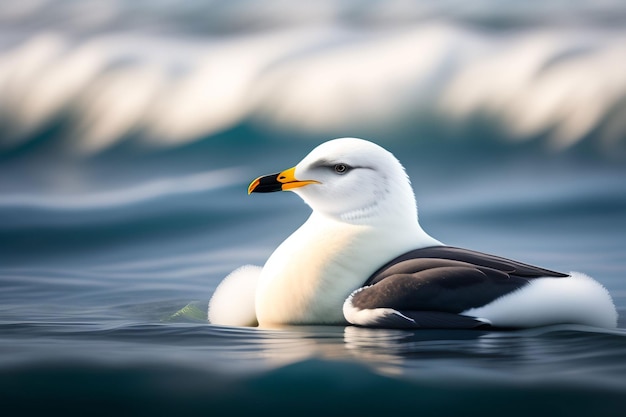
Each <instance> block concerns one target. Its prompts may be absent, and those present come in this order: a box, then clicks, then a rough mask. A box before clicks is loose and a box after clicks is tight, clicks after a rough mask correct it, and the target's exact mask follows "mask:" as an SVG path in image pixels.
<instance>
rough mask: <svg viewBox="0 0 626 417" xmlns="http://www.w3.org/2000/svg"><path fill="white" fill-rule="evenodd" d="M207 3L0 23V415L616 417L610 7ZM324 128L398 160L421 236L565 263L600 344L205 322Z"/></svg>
mask: <svg viewBox="0 0 626 417" xmlns="http://www.w3.org/2000/svg"><path fill="white" fill-rule="evenodd" d="M231 3H232V4H235V3H237V2H219V1H218V2H213V3H211V5H203V4H201V3H196V2H179V3H177V4H174V3H171V4H170V3H169V2H158V4H159V5H160V6H158V5H157V3H154V4H152V3H150V2H145V3H144V2H137V3H136V4H135V3H120V2H108V1H95V2H91V3H90V4H91V6H89V7H96V6H98V8H96V9H89V7H88V6H81V4H83V2H71V1H70V2H48V3H41V5H40V6H39V7H36V6H33V7H30V8H29V7H26V6H25V7H24V8H23V9H20V10H21V11H16V12H14V13H13V14H10V13H9V12H8V11H5V12H2V13H0V19H1V20H2V23H3V25H2V29H1V30H0V39H1V41H2V42H1V45H0V47H1V51H2V59H3V60H2V63H3V66H2V67H1V68H0V89H1V91H2V94H0V100H1V102H0V104H1V106H0V121H1V122H2V127H3V129H2V132H1V133H0V144H1V145H2V148H1V150H0V409H1V410H2V411H1V413H2V415H16V416H17V415H34V414H47V415H57V414H59V415H61V414H66V415H67V414H75V415H87V414H89V415H98V414H99V415H113V414H121V415H138V414H146V415H147V414H150V415H155V414H158V415H165V414H169V415H185V414H202V415H215V414H217V415H252V414H261V415H267V414H269V413H275V412H280V413H281V414H284V413H290V414H294V415H391V413H402V414H406V413H407V412H409V413H411V414H415V415H438V416H443V415H453V414H458V415H479V414H480V415H491V414H496V413H497V414H503V413H506V414H507V415H520V416H521V415H524V416H527V415H529V414H536V415H539V414H540V415H563V416H565V415H567V416H570V415H602V416H604V415H606V416H612V415H615V416H621V415H623V414H624V412H625V411H624V410H625V409H626V233H625V232H626V160H625V159H624V154H623V149H624V146H623V145H624V143H626V129H625V128H624V124H623V120H624V118H623V115H624V114H625V113H624V106H623V103H624V97H626V89H625V88H624V87H623V86H624V85H626V83H624V82H622V81H623V71H620V70H619V68H620V67H619V65H617V64H619V63H621V62H623V59H624V58H623V57H624V56H626V55H624V54H621V51H623V45H624V43H623V42H621V41H620V39H623V36H624V35H623V34H622V32H623V19H624V14H623V12H622V8H621V7H620V6H619V4H618V3H616V4H612V3H610V2H607V3H603V6H593V4H592V3H589V4H586V3H585V2H579V3H577V6H576V7H572V8H571V9H569V10H568V11H567V13H560V14H559V13H553V12H551V11H552V10H553V9H552V8H551V7H556V6H554V2H547V3H546V4H548V5H550V4H552V6H546V5H539V4H537V5H535V6H533V8H507V9H503V8H502V7H498V6H494V3H493V2H491V3H490V2H479V3H480V4H481V6H480V7H477V8H474V9H472V8H470V9H456V8H454V10H453V9H449V8H446V7H445V6H438V5H437V4H438V3H432V4H431V3H430V2H427V3H425V4H427V7H426V6H423V7H422V8H419V7H417V6H412V7H410V8H409V9H410V10H409V12H410V13H409V12H406V13H405V12H403V11H402V10H400V9H395V8H394V7H395V6H389V9H385V7H383V6H380V5H379V6H377V7H378V8H374V6H375V5H374V3H376V2H371V4H370V8H366V9H361V8H359V7H358V6H356V5H353V4H352V3H350V2H337V5H335V3H326V2H320V4H323V5H325V6H323V7H322V6H310V8H309V9H303V10H305V11H302V10H301V9H289V8H287V9H284V7H283V6H280V4H278V3H280V2H271V1H267V2H266V3H265V4H266V5H268V6H271V7H269V9H263V10H266V11H265V12H264V11H263V10H261V9H257V8H255V7H253V6H252V5H250V4H248V3H246V2H243V3H239V5H238V6H233V5H230V4H231ZM24 4H31V3H29V2H25V3H24ZM32 4H36V3H32ZM32 4H31V5H32ZM131 4H135V6H131ZM329 4H332V6H331V5H329ZM542 4H543V3H542ZM585 5H586V6H585ZM81 7H84V8H87V9H86V10H88V11H89V10H91V12H90V13H87V14H81V13H83V12H81V10H83V9H81ZM79 9H80V10H79ZM7 10H8V9H7ZM267 10H269V11H270V12H267ZM376 10H377V11H378V12H376ZM79 12H80V13H79ZM382 12H385V13H382ZM82 16H92V17H93V19H91V20H89V19H83V18H79V17H82ZM94 16H98V17H99V18H98V19H96V18H95V17H94ZM442 16H444V17H442ZM446 16H447V17H446ZM255 22H256V23H255ZM433 22H434V23H433ZM431 24H435V29H433V28H432V25H431ZM424 27H426V28H427V30H425V31H422V29H424ZM294 28H296V29H297V30H294ZM428 28H430V29H428ZM396 30H398V32H396ZM398 33H400V34H401V35H398ZM277 34H278V35H277ZM572 34H576V36H573V35H572ZM396 35H397V36H396ZM258 39H260V41H258ZM407 39H408V41H407ZM164 40H167V42H165V41H164ZM423 40H426V41H427V42H426V44H423V43H420V42H422V41H423ZM168 42H169V43H168ZM255 42H260V43H259V44H257V43H255ZM414 44H415V45H417V46H416V48H417V50H420V51H422V55H421V56H423V57H424V58H425V59H424V60H423V62H426V61H428V62H435V63H436V65H434V66H432V67H428V68H424V67H421V63H420V62H422V61H419V62H418V61H411V59H409V58H408V57H410V56H413V55H415V54H414V50H413V49H412V45H414ZM420 45H421V46H420ZM426 45H432V48H431V49H428V48H426ZM503 45H504V46H506V47H505V48H502V46H503ZM546 45H548V46H549V47H547V46H546ZM544 47H545V48H547V50H546V49H542V48H544ZM268 48H269V49H268ZM272 48H274V49H272ZM407 48H408V49H407ZM424 48H426V49H424ZM229 51H230V52H233V51H234V52H236V53H234V54H231V53H230V52H229ZM259 51H262V52H259ZM272 51H274V52H272ZM276 51H278V52H276ZM411 51H413V52H411ZM546 51H547V52H546ZM380 54H382V56H383V58H384V59H381V58H380V56H381V55H380ZM507 54H509V55H507ZM503 56H504V57H507V58H506V59H505V60H504V61H507V60H510V61H511V62H512V63H513V64H512V65H511V66H505V67H502V66H501V65H502V63H501V61H499V59H500V57H503ZM241 57H247V58H248V59H249V60H248V61H246V60H244V61H243V62H240V61H239V59H240V58H241ZM342 57H348V58H346V59H347V61H343V59H344V58H342ZM355 57H356V58H355ZM426 58H428V59H426ZM351 59H356V60H357V61H358V62H359V64H358V65H355V66H350V65H348V64H349V61H350V60H351ZM220 62H221V63H226V64H225V66H224V68H221V67H220V66H219V65H217V64H219V63H220ZM397 62H401V63H403V65H405V66H408V68H409V70H410V71H409V72H407V73H403V72H402V71H400V72H397V69H398V68H402V67H403V65H398V64H397ZM507 62H508V61H507ZM94 63H95V64H94ZM523 63H526V64H528V65H525V64H524V65H522V64H523ZM92 64H93V66H90V65H92ZM216 65H217V66H216ZM477 65H478V66H479V67H480V68H481V71H482V70H484V71H485V77H486V79H490V80H493V81H494V82H493V83H489V85H483V86H482V87H481V88H477V89H473V88H474V87H475V86H479V87H480V86H481V85H482V84H480V80H479V79H475V78H472V77H471V70H472V68H474V67H475V66H477ZM483 65H484V67H483ZM235 68H239V69H241V68H243V69H247V70H248V72H246V71H243V72H242V71H234V69H235ZM311 68H313V69H315V70H316V71H321V72H319V74H318V76H311V74H310V73H308V72H307V71H308V70H310V69H311ZM615 68H618V70H616V71H613V69H615ZM153 70H154V71H156V72H152V71H153ZM500 70H506V71H500ZM518 70H519V71H521V72H519V71H518ZM526 70H527V71H528V72H527V73H524V71H526ZM467 71H469V72H467ZM151 74H152V75H154V74H160V75H154V78H151V77H152V75H151ZM363 74H366V75H367V76H364V75H363ZM468 74H469V75H468ZM496 75H497V76H496ZM590 75H592V76H590ZM526 76H528V77H526ZM215 77H217V78H215ZM333 77H335V78H333ZM468 77H469V78H468ZM213 79H217V80H218V82H216V83H211V82H212V81H210V80H213ZM481 79H482V78H481ZM324 80H326V81H324ZM328 80H331V81H332V82H331V81H328ZM387 80H395V84H394V83H391V84H389V83H388V82H387ZM497 80H500V81H501V83H500V84H498V83H497V82H496V81H497ZM500 81H498V82H500ZM329 82H330V83H331V84H327V83H329ZM242 83H243V84H242ZM333 83H334V84H333ZM492 84H494V85H495V84H497V85H495V87H493V89H492V86H491V85H492ZM242 85H244V88H243V89H242V88H241V86H242ZM302 85H306V86H309V87H310V89H309V90H306V89H304V90H303V89H301V87H300V86H302ZM329 85H330V87H328V86H329ZM338 86H344V87H345V88H343V89H342V88H339V87H338ZM450 86H456V87H454V88H452V90H449V88H451V87H450ZM459 86H460V87H459ZM511 86H512V87H511ZM549 86H557V87H555V89H552V88H551V87H549ZM607 86H608V87H610V88H605V87H607ZM327 87H328V88H327ZM331 87H332V88H331ZM508 87H511V88H508ZM222 88H223V89H222ZM455 88H461V90H458V89H455ZM206 91H209V92H215V94H213V93H211V94H206V95H203V93H202V92H206ZM242 91H243V95H242V93H241V92H242ZM459 91H461V92H459ZM583 92H584V94H583ZM579 93H580V94H583V95H580V96H579V95H577V94H579ZM361 94H363V95H361ZM585 94H587V95H585ZM215 97H217V98H215ZM446 97H447V98H446ZM555 97H556V98H558V99H559V100H556V101H555V100H554V99H555ZM444 98H445V100H444ZM496 99H497V100H496ZM446 100H447V101H446ZM450 100H451V101H450ZM494 100H495V101H494ZM498 100H499V101H498ZM555 102H556V103H557V105H554V104H555ZM338 103H339V104H338ZM379 103H383V104H384V105H382V104H379ZM446 103H447V104H446ZM451 103H452V104H451ZM170 105H171V106H172V107H168V106H170ZM381 106H382V107H381ZM177 109H178V110H179V111H178V110H177ZM405 109H410V112H407V111H405ZM220 112H221V113H220ZM412 112H413V113H412ZM514 116H515V117H519V118H515V117H514ZM586 116H589V117H586ZM592 116H593V117H592ZM342 135H359V136H364V137H366V138H368V139H372V140H374V141H376V142H378V143H380V144H381V145H383V146H385V147H387V148H388V149H389V150H391V151H392V152H393V153H394V154H396V155H397V156H398V157H399V159H400V160H401V161H402V162H403V163H404V165H405V166H406V168H407V171H408V173H409V175H410V176H411V178H412V181H413V185H414V188H415V191H416V194H417V198H418V206H419V208H420V218H421V222H422V225H423V227H424V228H425V229H426V230H427V231H428V232H429V233H431V234H432V235H433V236H435V237H436V238H438V239H440V240H442V241H443V242H445V243H448V244H451V245H455V246H461V247H468V248H472V249H476V250H480V251H484V252H489V253H494V254H497V255H500V256H505V257H511V258H514V259H518V260H521V261H524V262H528V263H533V264H538V265H541V266H544V267H547V268H551V269H556V270H562V271H570V270H576V271H581V272H584V273H587V274H589V275H591V276H592V277H594V278H596V279H597V280H598V281H599V282H601V283H602V284H603V285H604V286H605V287H606V288H607V289H608V290H609V292H610V293H611V295H612V296H613V299H614V301H615V304H616V306H617V309H618V312H619V314H620V318H619V323H618V328H617V329H613V330H605V329H597V328H586V327H579V326H556V327H549V328H541V329H531V330H522V331H507V332H483V331H398V330H393V331H391V330H373V329H361V328H355V327H294V328H286V329H282V330H271V331H270V330H260V329H252V328H229V327H220V326H213V325H210V324H208V323H207V322H206V308H207V302H208V300H209V298H210V297H211V295H212V293H213V291H214V289H215V287H216V286H217V284H218V283H219V282H220V280H221V279H222V278H223V277H224V276H225V275H226V274H228V273H229V272H230V271H231V270H233V269H234V268H236V267H238V266H240V265H242V264H247V263H251V264H257V265H262V264H263V263H264V261H265V259H267V257H268V256H269V254H270V253H271V252H272V251H273V249H274V248H275V247H276V246H277V245H278V244H279V243H280V242H281V241H282V240H283V239H284V238H285V237H287V236H288V235H289V234H290V233H291V232H292V231H293V230H294V229H295V228H296V227H297V226H298V225H299V224H301V223H302V222H303V221H304V220H305V219H306V217H307V216H308V208H307V207H306V206H305V205H304V204H303V203H302V202H301V201H300V200H299V199H298V198H297V196H295V195H292V194H289V193H277V194H272V195H252V196H247V195H246V188H247V185H248V183H249V181H250V180H251V179H253V178H255V177H256V176H258V175H261V174H266V173H270V172H276V171H278V170H281V169H285V168H288V167H291V166H293V165H294V164H295V163H296V162H298V161H299V160H300V158H302V157H303V156H304V155H305V154H306V153H307V152H308V151H309V150H310V149H311V148H313V147H314V146H315V145H317V144H319V143H320V142H322V141H324V140H327V139H330V138H333V137H337V136H342Z"/></svg>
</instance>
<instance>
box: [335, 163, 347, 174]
mask: <svg viewBox="0 0 626 417" xmlns="http://www.w3.org/2000/svg"><path fill="white" fill-rule="evenodd" d="M334 169H335V172H336V173H337V174H345V173H346V172H348V165H346V164H336V165H335V167H334Z"/></svg>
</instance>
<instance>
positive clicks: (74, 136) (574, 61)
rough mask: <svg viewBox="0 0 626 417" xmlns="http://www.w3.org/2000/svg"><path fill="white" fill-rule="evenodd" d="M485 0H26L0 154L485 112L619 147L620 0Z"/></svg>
mask: <svg viewBox="0 0 626 417" xmlns="http://www.w3.org/2000/svg"><path fill="white" fill-rule="evenodd" d="M495 3H496V2H489V1H485V2H478V3H475V6H476V5H477V6H476V7H474V8H472V9H468V8H465V9H464V8H453V7H452V6H451V4H450V2H443V3H441V2H426V3H423V2H420V3H416V2H388V3H387V2H376V1H372V2H367V5H366V7H363V6H362V3H361V2H350V1H340V2H330V1H322V2H315V4H307V5H303V4H299V5H298V6H297V7H296V6H295V5H289V3H288V2H283V1H278V0H276V1H265V2H263V4H264V7H256V6H255V4H254V2H229V1H217V2H210V3H204V2H195V1H185V2H173V1H166V2H158V3H154V2H132V3H128V2H122V1H103V0H96V1H89V2H84V1H43V0H42V1H23V2H21V6H19V7H17V6H16V8H9V7H7V8H2V9H3V11H2V12H0V26H1V27H2V29H1V30H0V92H1V94H0V124H1V125H2V126H3V129H2V132H0V153H4V154H10V153H11V152H13V151H15V150H16V149H21V148H24V147H26V146H28V144H29V143H32V142H35V141H40V142H41V141H48V140H50V141H54V143H55V146H57V144H58V145H59V146H58V147H59V148H61V149H63V150H64V151H69V152H72V153H77V154H79V155H92V154H96V153H99V152H101V151H103V150H106V149H109V148H111V147H114V146H116V145H118V144H120V143H123V142H127V141H132V142H136V143H139V144H141V145H147V146H148V147H151V146H154V147H176V146H181V145H183V144H187V143H190V142H195V141H199V140H210V138H211V137H212V136H215V135H218V134H220V133H223V132H226V131H228V130H230V129H233V128H236V127H237V126H240V125H242V124H250V125H252V126H256V127H257V128H259V129H262V130H264V131H269V132H272V133H284V132H286V133H289V134H290V135H292V136H293V137H298V136H307V135H308V136H311V135H320V136H340V135H355V136H356V135H363V136H370V135H378V136H382V135H384V136H385V137H390V138H394V137H398V138H407V137H410V138H415V137H416V136H420V135H419V134H418V135H416V132H417V133H420V132H422V131H421V130H420V126H424V125H428V126H431V127H434V130H433V129H431V130H428V131H427V132H428V133H429V134H431V135H434V136H437V135H444V134H445V135H448V136H450V135H451V136H455V137H456V136H458V137H460V138H463V139H465V140H480V139H481V138H480V135H477V134H474V135H473V136H472V135H469V134H468V133H466V132H468V129H470V128H471V127H472V126H475V125H476V124H477V123H478V124H480V123H484V124H486V125H488V126H490V129H491V130H494V131H495V132H497V134H496V135H495V137H496V138H497V139H498V140H501V141H504V142H520V141H528V140H537V139H539V140H541V141H544V142H545V144H546V145H547V146H549V147H551V148H554V149H557V150H558V149H566V148H570V147H572V146H573V145H575V144H578V143H583V142H585V141H589V142H593V146H594V147H599V148H602V149H606V150H609V151H612V150H614V149H616V148H623V146H624V142H626V141H625V138H626V71H624V68H626V29H625V26H624V25H623V24H622V23H623V22H624V20H626V13H625V12H624V11H622V9H623V8H622V7H621V6H620V5H619V2H615V3H611V2H602V5H599V6H594V5H592V2H590V1H589V2H577V3H576V6H575V7H572V8H571V9H569V10H567V11H563V10H558V7H557V6H556V4H554V3H555V2H547V3H546V4H544V3H539V2H537V4H534V2H533V3H531V4H530V5H528V4H527V5H526V6H523V7H522V6H515V7H513V6H512V5H509V6H511V8H504V6H497V5H496V4H495ZM442 16H443V17H442ZM433 132H435V133H433ZM468 136H469V137H468Z"/></svg>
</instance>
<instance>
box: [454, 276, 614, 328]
mask: <svg viewBox="0 0 626 417" xmlns="http://www.w3.org/2000/svg"><path fill="white" fill-rule="evenodd" d="M570 275H571V277H569V278H538V279H534V280H532V281H531V283H530V284H528V285H526V286H525V287H522V288H520V289H519V290H517V291H515V292H512V293H510V294H507V295H505V296H503V297H500V298H498V299H497V300H495V301H493V302H491V303H489V304H487V305H485V306H483V307H479V308H472V309H470V310H466V311H464V312H462V313H461V314H462V315H465V316H472V317H479V318H485V319H487V320H489V321H490V322H491V323H492V324H493V325H494V326H501V327H537V326H547V325H552V324H583V325H588V326H596V327H605V328H613V327H616V326H617V311H616V310H615V305H614V304H613V300H612V299H611V296H610V295H609V293H608V291H607V290H606V289H605V288H604V287H603V286H602V285H601V284H600V283H598V282H597V281H595V280H594V279H592V278H591V277H589V276H587V275H585V274H582V273H580V272H571V273H570Z"/></svg>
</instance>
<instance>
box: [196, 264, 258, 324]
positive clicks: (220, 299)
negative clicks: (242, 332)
mask: <svg viewBox="0 0 626 417" xmlns="http://www.w3.org/2000/svg"><path fill="white" fill-rule="evenodd" d="M261 269H262V268H261V267H260V266H255V265H244V266H242V267H240V268H237V269H236V270H234V271H233V272H231V273H230V274H229V275H228V276H227V277H226V278H224V280H223V281H222V282H221V283H220V285H218V286H217V288H216V289H215V292H214V293H213V297H211V300H210V301H209V311H208V317H209V322H210V323H212V324H221V325H225V326H256V325H257V318H256V312H255V307H254V298H255V295H256V288H257V283H258V281H259V276H260V275H261Z"/></svg>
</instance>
